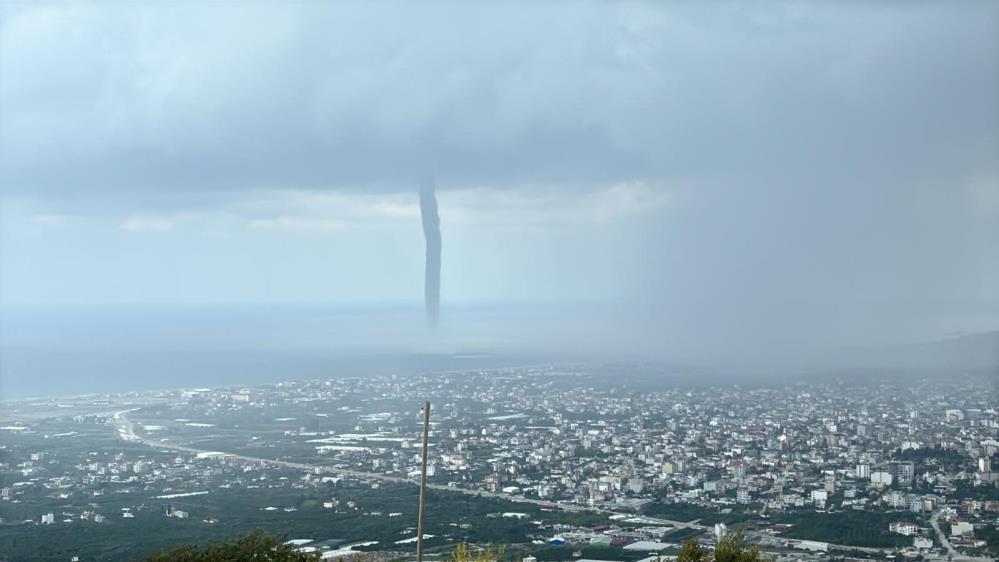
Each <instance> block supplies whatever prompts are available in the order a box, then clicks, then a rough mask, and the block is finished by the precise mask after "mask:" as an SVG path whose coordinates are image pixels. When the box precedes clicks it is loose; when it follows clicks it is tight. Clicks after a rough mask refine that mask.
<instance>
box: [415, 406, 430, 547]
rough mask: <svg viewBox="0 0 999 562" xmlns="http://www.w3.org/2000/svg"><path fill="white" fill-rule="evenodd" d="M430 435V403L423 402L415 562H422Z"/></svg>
mask: <svg viewBox="0 0 999 562" xmlns="http://www.w3.org/2000/svg"><path fill="white" fill-rule="evenodd" d="M429 434H430V401H429V400H425V401H424V402H423V460H422V466H421V467H420V514H419V519H418V522H417V525H416V562H423V529H424V528H423V511H424V508H425V507H426V505H427V436H428V435H429Z"/></svg>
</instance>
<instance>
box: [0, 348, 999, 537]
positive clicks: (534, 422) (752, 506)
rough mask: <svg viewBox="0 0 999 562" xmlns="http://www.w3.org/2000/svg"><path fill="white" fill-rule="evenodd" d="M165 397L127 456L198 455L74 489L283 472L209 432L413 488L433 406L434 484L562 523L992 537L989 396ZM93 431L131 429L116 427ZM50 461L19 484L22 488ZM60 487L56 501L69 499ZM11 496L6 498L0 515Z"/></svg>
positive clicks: (404, 380)
mask: <svg viewBox="0 0 999 562" xmlns="http://www.w3.org/2000/svg"><path fill="white" fill-rule="evenodd" d="M163 397H164V404H165V405H166V407H167V408H169V409H170V411H171V412H176V415H177V416H187V417H172V418H170V419H168V420H167V421H164V420H163V419H162V415H161V417H160V418H155V417H152V418H151V417H148V416H147V417H144V416H146V413H145V412H144V411H137V412H134V413H133V414H131V419H132V420H133V421H134V422H135V424H136V426H135V429H134V432H135V433H134V435H135V436H136V437H135V439H138V440H141V441H143V442H147V443H148V440H150V439H156V440H157V443H162V444H163V445H164V446H167V445H170V446H174V447H189V449H188V450H187V451H186V452H185V453H183V454H176V453H175V454H171V455H169V458H166V457H163V456H162V455H161V456H160V457H154V458H146V459H125V458H122V457H120V456H119V457H114V458H103V459H101V460H96V459H95V460H94V461H93V462H81V464H80V465H79V466H78V467H77V468H78V469H79V471H78V472H77V473H76V474H74V475H73V476H72V478H74V479H75V482H82V483H84V484H87V485H90V486H91V487H92V488H94V489H100V488H102V487H103V488H107V487H109V486H110V487H114V486H123V485H130V484H135V483H136V482H143V483H146V484H148V483H149V482H157V483H158V486H159V487H160V488H163V489H166V490H170V489H173V488H176V489H190V488H191V487H192V486H194V487H197V486H209V485H219V482H218V478H219V477H221V475H222V474H223V469H222V466H224V465H226V464H227V463H228V464H234V463H235V464H240V465H243V466H245V467H246V471H247V478H259V479H266V478H267V477H268V476H267V472H268V470H277V469H287V468H288V467H287V466H285V467H275V466H273V465H266V464H263V463H254V462H253V461H252V460H248V459H247V458H245V457H236V456H234V453H240V452H241V451H239V450H234V449H233V446H232V443H231V441H225V440H224V439H222V438H221V437H219V439H218V440H216V441H213V431H215V429H216V428H227V429H228V428H230V426H238V427H239V429H240V430H241V431H246V432H247V433H248V434H252V439H253V440H254V443H255V445H254V446H255V447H257V448H259V447H261V446H263V445H264V444H267V443H271V444H272V445H273V446H274V447H277V450H279V451H280V453H281V458H282V459H285V460H286V461H288V462H295V463H301V464H302V466H315V467H317V470H316V474H315V478H316V479H317V480H318V479H321V478H334V477H336V475H335V474H334V473H335V472H336V471H351V472H352V474H354V475H355V476H356V475H358V474H367V475H371V476H373V477H377V478H391V479H411V478H413V477H414V476H415V475H417V474H418V469H419V460H420V456H419V451H420V448H419V440H420V429H421V428H420V422H421V420H422V414H421V413H420V411H419V406H420V403H421V400H422V399H423V398H425V397H426V398H429V399H430V400H431V401H432V403H433V405H432V416H431V420H432V428H431V432H430V444H431V449H430V450H431V458H430V463H429V468H428V472H429V476H430V482H431V483H432V484H433V485H436V486H441V487H451V488H460V489H464V490H472V491H476V492H482V493H487V494H496V495H499V496H505V497H509V498H516V499H524V500H530V501H533V502H535V503H541V504H543V505H550V506H553V507H554V506H559V507H565V506H573V507H576V508H588V509H597V510H613V511H618V512H622V511H626V510H641V509H642V508H643V506H646V504H650V503H654V504H655V505H657V506H660V507H661V506H666V507H665V508H662V509H660V510H659V512H660V513H666V514H668V513H670V508H669V506H676V507H677V508H678V511H677V513H682V509H681V508H683V507H694V508H701V509H705V510H713V511H715V512H717V511H721V512H725V513H742V514H746V515H747V516H750V517H752V518H755V519H757V520H763V521H765V520H766V519H768V518H779V517H780V516H781V515H782V514H788V513H794V512H796V511H800V510H810V511H826V512H839V511H846V510H858V511H870V512H878V513H884V514H888V515H891V516H892V517H895V519H897V520H895V521H894V522H893V523H891V524H890V528H889V529H888V530H890V531H891V532H892V533H896V534H898V535H901V536H911V537H913V539H914V540H913V544H914V546H916V547H922V548H923V549H924V550H929V549H934V548H936V549H938V548H940V547H941V544H940V543H941V540H940V537H938V536H937V534H935V532H934V531H933V530H932V529H931V528H930V527H929V523H928V522H929V521H939V522H940V523H942V524H943V526H944V530H943V531H940V535H941V536H944V535H945V536H946V537H949V541H950V542H951V543H952V544H954V545H958V546H968V547H976V546H978V547H981V546H984V542H983V541H981V540H980V539H979V538H977V535H980V534H982V533H981V531H983V530H988V529H992V530H994V529H996V528H997V525H999V498H997V495H996V492H995V491H996V490H997V489H999V488H997V487H999V466H996V465H997V459H999V441H997V439H999V411H997V407H999V406H997V405H999V398H997V389H996V386H995V385H994V384H993V385H991V386H989V385H988V384H986V385H984V386H983V385H982V384H981V381H976V380H972V379H968V380H962V379H961V378H957V379H954V380H951V381H947V382H940V381H939V380H937V381H925V382H921V381H912V380H905V381H885V382H868V383H865V384H848V383H845V382H816V381H810V382H801V383H795V384H790V385H779V386H774V387H751V388H749V387H747V388H744V387H740V386H737V385H732V386H691V385H689V384H686V385H679V384H673V382H672V381H671V380H670V379H662V380H661V381H660V382H659V383H658V384H649V383H646V384H645V385H644V386H643V387H640V388H639V387H635V388H629V387H628V385H627V384H626V381H625V384H622V382H621V381H617V380H614V381H607V380H606V379H604V378H601V377H600V376H597V375H595V374H594V373H592V372H582V371H578V370H562V369H559V368H556V367H535V368H523V369H505V370H498V371H489V372H464V373H445V374H432V375H423V376H413V377H395V376H385V377H366V378H351V379H331V380H323V381H308V382H299V383H286V384H280V385H272V386H267V387H260V388H245V389H221V390H209V389H200V390H190V391H184V392H178V393H169V394H164V396H163ZM192 412H194V414H192ZM195 416H197V417H196V419H195ZM269 416H270V417H269ZM247 419H254V420H260V419H266V420H267V423H258V424H257V425H250V424H248V423H247V422H246V421H245V420H247ZM233 420H240V421H239V423H236V422H234V421H233ZM80 421H81V423H83V422H92V421H95V420H93V419H89V418H87V419H81V420H80ZM96 421H97V422H102V423H106V424H108V425H116V424H117V425H119V426H120V420H115V419H113V418H111V417H104V418H99V419H97V420H96ZM119 431H123V432H124V431H125V429H123V427H119ZM127 431H128V434H131V432H132V429H131V428H129V429H128V430H127ZM123 436H125V437H128V435H125V434H124V433H123ZM228 438H230V439H231V436H230V437H228ZM222 451H225V452H222ZM39 462H43V461H41V460H40V459H35V458H31V459H26V460H25V461H24V462H22V463H19V464H18V466H17V467H16V468H17V469H18V470H21V471H23V473H24V476H25V477H26V478H27V477H29V476H30V475H31V471H32V467H33V466H34V464H33V463H35V464H37V463H39ZM226 474H227V475H229V477H230V478H231V472H230V473H226ZM58 478H70V477H69V476H65V475H61V476H59V477H58ZM58 478H57V479H54V480H52V481H50V483H49V484H50V485H52V486H55V487H57V488H58V487H59V486H60V485H62V484H66V483H68V482H67V481H61V480H59V479H58ZM102 485H103V486H102ZM223 485H224V484H223ZM303 485H304V484H303ZM95 493H96V492H95ZM15 495H16V490H15V489H13V488H11V487H5V488H4V489H3V490H2V496H0V499H3V500H10V499H11V498H12V497H13V496H15ZM168 496H169V494H164V497H168ZM335 501H336V502H337V503H336V506H337V507H339V502H338V500H335V499H332V498H331V499H329V500H328V501H327V502H326V504H327V505H328V506H329V507H330V508H332V507H334V502H335ZM125 513H128V511H127V510H126V512H125ZM166 514H167V515H169V516H170V517H187V514H186V513H185V512H183V511H179V510H178V511H172V510H170V509H169V508H168V510H167V512H166ZM78 516H82V514H79V515H78ZM41 517H43V519H42V520H41V522H42V523H52V522H53V521H52V517H51V516H50V515H47V514H45V515H42V516H41ZM44 517H48V519H44ZM663 517H666V516H665V515H664V516H663ZM886 526H887V525H886ZM651 538H652V539H654V538H655V537H651Z"/></svg>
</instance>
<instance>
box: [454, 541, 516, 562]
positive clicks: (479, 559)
mask: <svg viewBox="0 0 999 562" xmlns="http://www.w3.org/2000/svg"><path fill="white" fill-rule="evenodd" d="M504 552H505V549H504V548H503V547H502V546H501V547H500V548H499V550H497V551H496V552H493V547H491V546H490V547H488V548H486V549H485V550H482V551H479V553H478V554H473V553H472V551H471V550H469V548H468V545H466V544H465V543H461V544H459V545H458V546H456V547H454V550H452V551H451V556H450V557H449V558H448V562H497V561H498V560H501V559H502V558H503V553H504Z"/></svg>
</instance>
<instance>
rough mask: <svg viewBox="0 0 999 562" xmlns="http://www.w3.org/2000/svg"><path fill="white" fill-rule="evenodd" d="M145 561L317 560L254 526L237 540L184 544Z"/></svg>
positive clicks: (232, 561) (281, 561) (304, 561)
mask: <svg viewBox="0 0 999 562" xmlns="http://www.w3.org/2000/svg"><path fill="white" fill-rule="evenodd" d="M146 560H147V562H242V561H244V560H255V561H260V562H313V561H315V560H319V555H318V554H315V553H305V552H297V551H296V550H295V548H294V547H292V546H291V545H288V544H284V543H283V542H282V541H281V539H278V538H277V537H274V536H272V535H268V534H267V533H265V532H263V531H261V530H260V529H257V530H255V531H253V532H252V533H250V534H248V535H243V536H241V537H237V538H236V539H226V540H224V541H222V542H220V543H212V542H208V543H205V544H204V546H202V547H201V548H198V546H197V545H193V544H187V545H183V546H178V547H174V548H171V549H169V550H164V551H162V552H158V553H156V554H153V555H152V556H150V557H148V558H147V559H146Z"/></svg>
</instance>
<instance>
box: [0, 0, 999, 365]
mask: <svg viewBox="0 0 999 562" xmlns="http://www.w3.org/2000/svg"><path fill="white" fill-rule="evenodd" d="M997 21H999V7H997V5H996V4H995V3H991V2H974V1H970V2H960V3H906V4H901V3H792V2H788V3H779V2H774V3H767V4H743V3H733V4H716V3H710V4H706V3H660V2H655V3H623V2H620V3H619V2H615V3H574V4H573V5H571V6H570V5H568V4H566V3H560V2H554V3H530V4H506V3H495V4H490V5H481V4H479V5H467V4H460V3H422V4H419V5H414V4H412V3H399V4H390V3H378V4H376V5H362V4H344V3H335V4H333V3H330V4H323V3H315V2H303V3H294V2H292V3H288V2H263V1H262V2H247V3H240V4H239V5H238V7H237V6H236V5H232V4H204V3H193V2H190V3H187V2H178V3H169V4H125V3H110V4H105V3H30V4H29V3H25V4H11V3H7V4H2V5H0V198H2V199H0V202H2V205H3V206H2V209H0V211H2V213H3V217H2V218H3V221H2V224H0V250H2V253H0V255H2V256H3V257H0V266H3V267H4V269H5V270H6V271H7V274H6V275H2V276H0V302H21V301H24V302H28V301H31V302H39V301H41V302H45V301H59V300H75V301H101V300H107V299H111V300H114V299H116V298H122V299H125V300H154V301H155V300H166V301H175V300H199V301H204V300H218V299H235V300H238V299H246V300H303V299H305V300H308V299H318V300H323V299H326V300H340V301H352V300H357V299H362V300H375V301H380V300H393V299H402V300H405V299H409V298H413V299H418V297H419V294H420V286H421V282H422V276H421V275H420V273H419V269H420V267H419V264H420V261H421V255H422V251H421V246H422V242H421V235H420V230H419V213H418V205H417V199H416V182H417V179H418V178H419V177H423V176H425V175H428V174H430V175H433V176H434V177H436V178H437V180H438V183H437V186H438V197H439V200H440V212H441V218H442V230H443V236H444V243H445V247H446V248H447V254H446V257H445V260H444V272H443V282H442V283H443V287H442V291H443V300H444V302H445V303H446V302H448V299H449V298H450V299H463V300H476V299H495V300H504V299H510V300H542V301H558V300H560V299H581V300H590V301H607V302H619V301H623V300H627V301H637V302H640V303H642V304H643V305H642V306H640V307H639V309H640V310H641V313H640V314H639V315H638V316H642V315H647V316H648V317H649V318H648V319H646V320H648V325H650V326H654V327H655V328H654V329H648V330H645V331H646V332H657V331H660V330H661V331H662V333H664V334H665V333H671V334H674V335H675V337H673V338H672V339H669V338H665V337H664V339H663V340H662V341H664V342H665V341H667V340H669V341H673V342H677V344H678V345H679V343H678V342H680V341H681V340H683V339H685V338H686V339H688V340H699V341H716V342H722V343H724V344H725V345H728V344H730V343H731V342H732V341H733V340H740V339H741V340H746V341H747V342H750V343H746V344H744V345H745V346H746V347H749V346H751V345H752V342H764V341H765V342H766V343H767V345H773V344H775V342H776V343H780V342H786V341H799V340H803V339H810V340H812V341H823V342H829V343H836V342H842V341H845V340H850V341H853V340H865V339H867V338H873V337H875V336H876V335H877V334H884V333H892V332H902V331H908V332H912V333H918V334H927V335H932V334H937V333H943V332H946V331H947V330H952V329H962V330H968V329H980V328H983V327H984V328H988V327H995V326H996V325H999V295H997V291H996V289H995V287H999V263H997V262H999V260H997V259H996V253H995V248H996V247H997V246H999V203H997V202H999V157H997V155H999V104H997V103H996V100H997V99H999V70H997V69H999V54H997V53H999V46H997V43H996V41H997V40H996V37H999V33H997V29H996V25H997V23H996V22H997ZM126 281H127V282H126ZM646 305H647V306H646ZM646 320H642V322H645V321H646ZM628 321H629V322H630V321H636V322H637V320H636V318H635V316H631V317H629V320H628ZM851 338H852V339H851ZM658 343H660V341H659V340H655V341H653V342H651V344H650V346H651V347H655V344H658Z"/></svg>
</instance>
